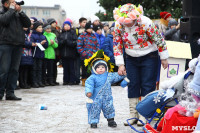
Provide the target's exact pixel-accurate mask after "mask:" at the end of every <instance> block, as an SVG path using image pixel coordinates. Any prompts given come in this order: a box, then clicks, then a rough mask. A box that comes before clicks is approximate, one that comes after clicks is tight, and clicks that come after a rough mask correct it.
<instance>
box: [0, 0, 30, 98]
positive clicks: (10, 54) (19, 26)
mask: <svg viewBox="0 0 200 133" xmlns="http://www.w3.org/2000/svg"><path fill="white" fill-rule="evenodd" d="M1 3H2V6H3V9H2V11H1V12H0V100H2V98H3V96H4V92H5V90H6V100H21V98H18V97H16V96H15V94H14V89H15V88H16V84H17V79H18V69H19V64H20V59H21V53H22V46H23V45H24V43H25V35H24V31H23V27H24V28H29V27H30V26H31V22H30V19H29V18H28V17H27V16H26V14H25V13H24V12H23V11H22V9H21V6H20V5H19V3H18V4H16V2H15V1H14V0H1Z"/></svg>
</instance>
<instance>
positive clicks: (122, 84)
mask: <svg viewBox="0 0 200 133" xmlns="http://www.w3.org/2000/svg"><path fill="white" fill-rule="evenodd" d="M128 83H130V80H129V79H128V78H127V77H125V78H124V80H123V81H122V82H121V84H120V86H121V87H123V88H125V87H126V86H127V85H128Z"/></svg>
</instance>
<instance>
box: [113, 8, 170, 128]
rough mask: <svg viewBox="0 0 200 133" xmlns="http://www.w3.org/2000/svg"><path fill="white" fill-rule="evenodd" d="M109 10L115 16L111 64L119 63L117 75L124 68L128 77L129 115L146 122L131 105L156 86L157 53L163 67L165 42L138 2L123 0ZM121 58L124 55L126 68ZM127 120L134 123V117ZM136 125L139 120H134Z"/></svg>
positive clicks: (165, 65) (164, 62)
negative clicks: (125, 2)
mask: <svg viewBox="0 0 200 133" xmlns="http://www.w3.org/2000/svg"><path fill="white" fill-rule="evenodd" d="M113 13H114V18H115V20H116V23H115V29H114V32H115V33H114V37H113V41H114V44H113V47H114V56H115V64H116V65H117V66H119V69H118V73H119V75H126V70H127V77H128V79H130V84H129V85H128V98H129V108H130V118H133V117H136V118H139V119H141V120H143V121H144V122H146V120H145V119H144V117H142V116H141V115H139V114H138V112H137V111H136V109H135V107H136V105H137V103H138V102H139V97H142V99H143V97H144V96H145V95H147V94H148V93H150V92H152V91H154V90H155V88H156V79H157V70H158V57H159V55H160V59H161V64H162V66H163V68H164V69H166V68H167V66H168V61H167V58H168V57H169V55H168V51H167V47H166V43H165V41H164V38H163V37H162V35H161V33H160V32H159V31H158V29H157V28H156V26H155V25H154V23H153V22H152V21H151V20H150V19H149V18H147V17H145V16H143V8H142V6H140V5H139V6H138V7H136V6H135V5H133V4H125V5H123V6H119V7H118V8H116V9H114V11H113ZM123 47H124V48H125V53H126V55H125V56H123ZM158 53H159V55H158ZM124 58H126V68H125V66H124V64H125V63H124ZM129 122H130V124H134V123H136V122H137V121H136V120H130V121H129ZM124 125H128V124H127V123H124ZM137 125H138V126H141V125H142V124H141V123H140V122H138V123H137Z"/></svg>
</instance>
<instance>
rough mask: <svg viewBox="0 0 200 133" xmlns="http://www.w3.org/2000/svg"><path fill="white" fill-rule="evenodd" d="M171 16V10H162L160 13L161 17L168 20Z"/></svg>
mask: <svg viewBox="0 0 200 133" xmlns="http://www.w3.org/2000/svg"><path fill="white" fill-rule="evenodd" d="M170 16H172V15H171V14H170V13H169V12H161V13H160V17H161V18H163V19H165V20H167V18H169V17H170Z"/></svg>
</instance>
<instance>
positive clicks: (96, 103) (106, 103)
mask: <svg viewBox="0 0 200 133" xmlns="http://www.w3.org/2000/svg"><path fill="white" fill-rule="evenodd" d="M123 78H125V76H120V75H118V73H108V72H105V73H103V74H95V73H94V72H92V75H91V76H90V77H89V78H88V79H87V80H86V82H85V94H86V95H87V93H92V97H90V99H92V100H93V103H87V105H86V106H87V110H88V123H89V124H92V123H99V119H100V112H101V110H102V111H103V113H104V116H105V118H107V119H108V118H114V117H115V109H114V106H113V97H112V90H111V84H112V83H116V82H118V81H120V80H122V79H123Z"/></svg>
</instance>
